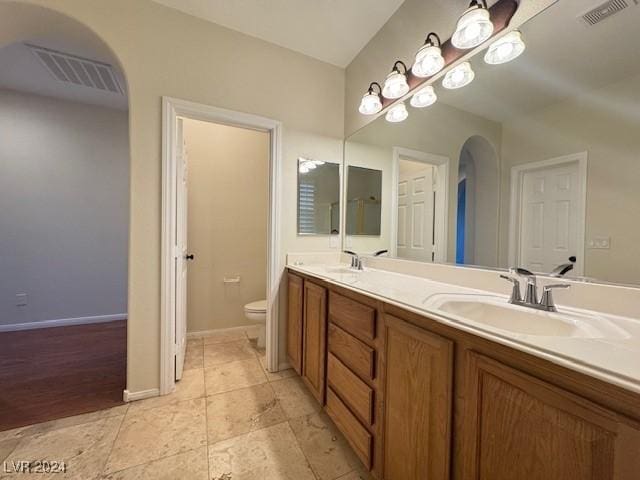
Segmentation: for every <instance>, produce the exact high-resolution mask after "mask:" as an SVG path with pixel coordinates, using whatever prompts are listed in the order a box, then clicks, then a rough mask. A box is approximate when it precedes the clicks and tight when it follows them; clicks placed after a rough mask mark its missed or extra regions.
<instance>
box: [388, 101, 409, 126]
mask: <svg viewBox="0 0 640 480" xmlns="http://www.w3.org/2000/svg"><path fill="white" fill-rule="evenodd" d="M408 116H409V112H407V107H406V106H405V105H404V102H400V103H398V104H396V105H394V106H393V107H391V108H390V109H389V111H388V112H387V114H386V116H385V118H386V119H387V122H391V123H398V122H402V121H403V120H406V118H407V117H408Z"/></svg>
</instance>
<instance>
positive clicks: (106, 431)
mask: <svg viewBox="0 0 640 480" xmlns="http://www.w3.org/2000/svg"><path fill="white" fill-rule="evenodd" d="M249 335H251V330H248V331H247V332H234V333H232V334H228V333H227V334H224V335H215V336H209V337H205V338H199V339H190V340H189V343H188V347H187V358H186V361H185V372H184V376H183V378H182V380H181V381H180V382H179V383H178V386H177V389H176V391H175V392H174V393H173V394H171V395H167V396H164V397H156V398H151V399H147V400H141V401H138V402H133V403H131V404H129V405H124V406H121V407H115V408H112V409H109V410H102V411H99V412H95V413H89V414H85V415H79V416H76V417H69V418H64V419H60V420H54V421H51V422H47V423H42V424H38V425H30V426H27V427H21V428H16V429H14V430H9V431H5V432H0V479H3V480H4V479H17V478H19V479H27V478H39V479H47V478H51V479H54V478H55V479H63V478H64V479H77V480H90V479H101V480H107V479H108V480H134V479H136V480H139V479H142V480H146V479H149V480H151V479H153V480H158V479H160V480H162V479H165V480H170V479H188V480H200V479H202V480H207V479H210V480H254V479H255V480H280V479H282V480H285V479H286V480H307V479H309V480H337V479H340V480H358V479H366V478H369V477H368V476H366V474H364V473H363V472H362V471H361V470H360V464H359V462H358V460H357V458H356V457H355V455H354V454H353V452H352V451H351V449H350V448H349V446H348V445H347V444H346V441H345V440H344V438H343V437H342V435H341V434H340V433H339V432H337V431H336V429H335V427H334V425H333V424H332V422H331V421H330V420H329V419H328V417H327V416H326V415H325V414H324V413H323V412H322V411H321V410H320V407H319V405H318V404H317V402H316V401H315V400H314V399H313V398H312V397H311V395H310V394H309V393H308V392H307V390H306V388H305V387H304V385H303V384H302V382H301V381H300V379H299V378H298V377H297V375H296V374H295V372H294V371H293V370H287V371H283V372H278V373H269V372H267V371H266V369H265V356H264V351H260V350H258V349H256V348H255V341H252V340H250V339H249ZM23 460H28V461H33V460H49V461H55V460H64V461H65V462H66V464H67V472H66V473H64V474H50V475H46V474H32V475H25V474H15V473H10V470H11V468H12V465H13V462H16V463H17V462H19V461H23ZM7 470H9V472H8V471H7Z"/></svg>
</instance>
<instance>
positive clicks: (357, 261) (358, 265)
mask: <svg viewBox="0 0 640 480" xmlns="http://www.w3.org/2000/svg"><path fill="white" fill-rule="evenodd" d="M344 253H346V254H347V255H351V268H355V269H356V270H363V268H362V259H361V258H360V255H358V254H357V253H356V252H352V251H351V250H345V251H344Z"/></svg>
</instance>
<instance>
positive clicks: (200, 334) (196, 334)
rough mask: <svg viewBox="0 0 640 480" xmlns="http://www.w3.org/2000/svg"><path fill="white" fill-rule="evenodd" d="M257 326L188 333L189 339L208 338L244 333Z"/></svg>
mask: <svg viewBox="0 0 640 480" xmlns="http://www.w3.org/2000/svg"><path fill="white" fill-rule="evenodd" d="M256 325H258V324H256V323H250V324H249V325H244V326H242V327H229V328H215V329H213V330H198V331H197V332H187V338H200V337H207V336H209V335H215V334H216V333H234V332H244V331H246V329H247V328H252V327H255V326H256Z"/></svg>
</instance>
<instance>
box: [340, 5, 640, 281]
mask: <svg viewBox="0 0 640 480" xmlns="http://www.w3.org/2000/svg"><path fill="white" fill-rule="evenodd" d="M627 3H628V4H629V5H628V7H626V8H625V9H623V10H622V11H620V12H618V13H615V14H613V15H611V16H609V17H608V18H604V19H603V20H602V21H600V22H599V23H597V24H595V25H588V24H587V23H586V22H585V21H584V20H583V19H582V14H583V13H584V12H585V7H586V6H585V4H584V1H583V0H562V1H560V2H557V3H556V4H554V5H553V6H551V7H550V8H548V9H547V10H545V11H544V12H542V13H541V14H539V15H538V16H536V17H535V18H533V19H532V20H531V21H529V22H528V23H526V24H525V25H523V26H522V27H521V29H520V30H521V32H522V38H523V39H524V41H525V43H526V50H525V51H524V53H523V54H522V55H521V56H520V57H518V58H516V59H515V60H513V61H511V62H509V63H505V64H501V65H489V64H487V63H485V61H484V58H483V57H484V52H480V53H479V54H477V55H475V56H474V57H473V58H472V59H471V60H470V63H471V65H472V68H473V69H474V71H475V74H476V75H475V79H474V81H473V82H472V83H471V84H469V85H467V86H466V87H463V88H460V89H457V90H447V89H445V88H443V87H442V85H441V83H440V82H439V81H438V82H437V83H435V84H434V87H435V91H436V93H437V95H438V100H437V102H436V103H435V104H433V105H431V106H429V107H426V108H421V109H418V108H413V107H409V106H408V110H409V116H408V118H407V119H406V120H404V121H403V122H400V123H389V122H387V121H386V120H385V118H384V115H382V116H381V117H379V118H377V119H376V120H375V121H373V122H371V123H370V124H368V125H367V126H366V127H364V128H363V129H361V130H360V131H358V132H356V133H355V134H354V135H352V136H351V137H349V138H348V139H347V141H346V144H345V164H346V166H349V165H355V166H358V167H363V168H372V169H376V170H380V171H382V178H383V181H382V194H381V208H380V210H381V232H380V235H379V236H377V237H370V238H368V241H367V242H366V243H361V244H359V245H354V248H352V249H354V250H355V249H356V248H355V247H357V248H358V251H360V252H362V253H367V252H372V251H375V250H378V249H389V251H390V254H392V255H394V256H397V257H401V258H409V259H414V260H420V261H425V262H446V263H455V264H459V265H476V266H482V267H491V268H508V267H511V266H521V267H524V268H527V269H529V270H532V271H534V272H539V273H549V272H551V271H552V270H553V269H554V268H556V267H557V266H558V265H561V264H565V263H573V270H572V271H570V272H568V273H567V276H568V277H571V276H575V277H586V278H589V279H594V280H598V281H606V282H613V283H621V284H640V248H638V245H640V227H639V225H640V222H638V219H639V218H640V188H639V187H640V48H638V45H639V44H640V28H639V25H640V5H635V4H634V3H633V2H627ZM407 104H408V101H407ZM387 179H388V180H387ZM347 234H348V232H347ZM346 245H347V246H348V242H346Z"/></svg>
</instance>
